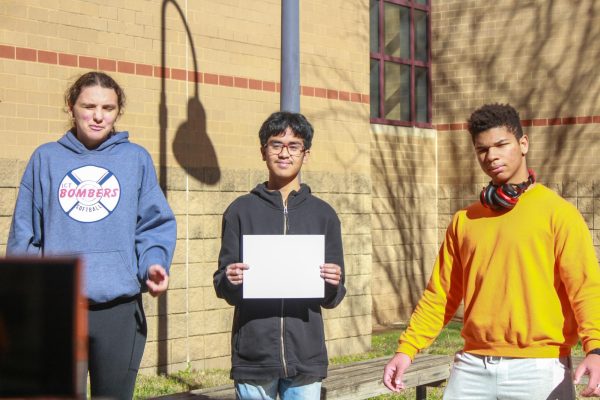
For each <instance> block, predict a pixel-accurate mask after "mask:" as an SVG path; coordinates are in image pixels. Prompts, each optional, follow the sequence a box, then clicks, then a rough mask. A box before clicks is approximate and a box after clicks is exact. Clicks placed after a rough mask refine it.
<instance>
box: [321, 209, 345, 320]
mask: <svg viewBox="0 0 600 400" xmlns="http://www.w3.org/2000/svg"><path fill="white" fill-rule="evenodd" d="M332 213H333V218H331V219H330V220H329V222H328V224H327V233H326V234H325V262H326V263H332V264H337V265H339V266H340V267H341V268H342V279H341V281H340V284H339V285H338V286H333V285H331V284H329V283H327V282H325V297H324V298H323V301H322V302H321V306H322V307H323V308H334V307H336V306H337V305H338V304H340V303H341V302H342V300H343V299H344V296H345V295H346V287H345V286H344V282H345V281H346V273H345V268H344V249H343V247H342V230H341V227H340V220H339V218H338V216H337V215H336V214H335V211H333V209H332Z"/></svg>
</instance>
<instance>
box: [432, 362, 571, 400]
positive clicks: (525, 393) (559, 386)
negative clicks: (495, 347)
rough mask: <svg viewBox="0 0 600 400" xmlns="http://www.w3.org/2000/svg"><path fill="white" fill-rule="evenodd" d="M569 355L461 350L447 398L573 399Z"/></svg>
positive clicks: (454, 399)
mask: <svg viewBox="0 0 600 400" xmlns="http://www.w3.org/2000/svg"><path fill="white" fill-rule="evenodd" d="M571 370H572V366H571V359H570V357H560V358H511V357H495V356H480V355H476V354H470V353H465V352H464V351H460V352H458V353H456V355H455V357H454V365H453V366H452V372H451V373H450V378H449V379H448V386H446V390H445V391H444V400H509V399H510V400H574V399H575V388H574V387H573V382H572V378H571Z"/></svg>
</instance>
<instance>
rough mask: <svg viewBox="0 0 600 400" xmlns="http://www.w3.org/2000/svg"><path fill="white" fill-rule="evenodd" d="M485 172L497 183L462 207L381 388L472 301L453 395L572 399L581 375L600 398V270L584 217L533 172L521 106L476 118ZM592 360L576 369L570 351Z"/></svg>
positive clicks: (474, 130)
mask: <svg viewBox="0 0 600 400" xmlns="http://www.w3.org/2000/svg"><path fill="white" fill-rule="evenodd" d="M468 126H469V132H470V134H471V137H472V141H473V146H474V149H475V153H476V156H477V159H478V161H479V165H480V166H481V168H482V170H483V171H484V172H485V173H486V174H487V175H488V176H489V177H490V178H491V182H490V185H489V186H488V187H487V188H484V190H483V191H482V193H481V198H480V202H477V203H474V204H471V205H470V206H469V207H467V208H466V209H463V210H460V211H458V212H457V213H456V214H455V215H454V217H453V219H452V222H451V223H450V225H449V226H448V229H447V231H446V237H445V240H444V243H443V244H442V246H441V249H440V252H439V255H438V259H437V260H436V263H435V266H434V269H433V272H432V276H431V279H430V281H429V284H428V285H427V288H426V290H425V292H424V294H423V296H422V298H421V300H420V301H419V303H418V304H417V307H416V309H415V311H414V313H413V315H412V317H411V319H410V323H409V325H408V327H407V329H406V331H405V332H404V333H403V334H402V335H401V337H400V339H399V345H398V349H397V353H396V355H395V356H394V357H393V358H392V359H391V360H390V361H389V363H388V364H387V365H386V367H385V370H384V376H383V381H384V384H385V385H386V386H387V387H388V388H389V389H390V390H392V391H394V392H398V391H400V390H402V389H403V388H404V384H403V382H402V375H403V374H404V372H405V371H406V369H407V368H408V366H409V365H410V364H411V362H412V360H413V358H414V356H415V355H416V354H417V353H418V352H419V351H420V350H422V349H424V348H426V347H428V346H429V345H430V344H431V343H432V342H433V340H434V339H435V338H436V337H437V335H438V334H439V333H440V331H441V329H442V328H443V327H444V326H445V325H446V324H447V323H448V321H449V320H450V319H451V318H452V316H453V315H454V313H455V312H456V309H457V308H458V306H459V304H460V303H461V301H464V309H465V312H464V326H463V330H462V336H463V338H464V340H465V347H464V349H463V350H462V351H460V352H458V353H456V356H455V359H454V366H453V368H452V373H451V375H450V379H449V381H448V386H447V387H446V390H445V392H444V399H445V400H452V399H456V400H469V399H473V400H486V399H494V400H495V399H511V400H520V399H523V400H535V399H544V400H546V399H560V400H566V399H574V398H575V390H574V386H573V378H574V381H575V383H578V382H579V380H580V379H581V377H582V376H583V375H584V374H587V375H589V384H588V386H587V387H586V388H585V389H584V390H583V391H582V393H581V394H582V396H584V397H592V396H600V269H599V267H598V261H597V259H596V255H595V252H594V248H593V245H592V238H591V234H590V231H589V229H588V227H587V225H586V224H585V221H584V220H583V218H582V216H581V214H580V213H579V212H578V211H577V209H576V208H575V207H574V206H573V205H572V204H571V203H569V202H567V201H566V200H564V199H562V198H561V197H560V196H558V195H557V194H556V193H554V192H553V191H552V190H550V189H548V188H547V187H546V186H544V185H542V184H540V183H535V174H534V173H533V171H532V170H528V168H527V162H526V155H527V152H528V150H529V139H528V137H527V136H526V135H524V134H523V130H522V127H521V122H520V120H519V115H518V113H517V111H516V110H515V109H514V108H513V107H511V106H510V105H503V104H489V105H484V106H483V107H481V108H479V109H478V110H476V111H475V112H473V114H472V115H471V117H470V118H469V121H468ZM578 339H581V342H582V344H583V348H584V350H585V352H586V353H587V356H586V357H585V359H584V360H583V362H582V363H581V365H580V366H579V367H578V368H577V370H576V371H575V374H574V377H573V371H572V366H571V359H570V353H571V348H572V347H573V346H574V345H575V344H576V343H577V340H578Z"/></svg>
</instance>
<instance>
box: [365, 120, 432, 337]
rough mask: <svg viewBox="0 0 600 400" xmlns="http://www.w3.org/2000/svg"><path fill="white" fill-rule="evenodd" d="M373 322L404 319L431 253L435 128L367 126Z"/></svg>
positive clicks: (419, 290) (416, 296)
mask: <svg viewBox="0 0 600 400" xmlns="http://www.w3.org/2000/svg"><path fill="white" fill-rule="evenodd" d="M372 131H373V132H372V136H371V175H372V181H373V194H372V197H373V200H372V201H373V214H372V215H371V226H372V232H373V279H372V282H371V288H372V291H373V324H374V325H376V326H377V325H390V324H393V323H395V322H399V321H405V320H407V319H408V317H409V316H410V313H411V312H412V309H413V307H414V306H415V304H416V302H417V301H418V300H419V298H420V296H421V293H422V291H423V289H424V287H425V284H426V283H427V281H428V279H429V275H430V273H431V269H432V267H433V262H434V260H435V256H436V253H437V247H438V244H437V238H436V227H437V209H436V208H437V205H436V204H437V189H436V165H437V160H436V151H435V148H436V132H435V131H434V130H430V129H413V128H402V127H391V126H381V125H373V126H372Z"/></svg>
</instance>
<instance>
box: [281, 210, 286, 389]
mask: <svg viewBox="0 0 600 400" xmlns="http://www.w3.org/2000/svg"><path fill="white" fill-rule="evenodd" d="M287 231H288V209H287V202H285V201H284V202H283V234H284V235H287ZM284 301H285V300H284V299H281V318H280V321H279V328H280V336H279V340H280V341H281V364H282V365H283V373H284V375H285V377H286V378H287V376H288V370H287V363H286V362H285V338H284V332H285V321H284V319H283V305H284Z"/></svg>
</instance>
